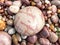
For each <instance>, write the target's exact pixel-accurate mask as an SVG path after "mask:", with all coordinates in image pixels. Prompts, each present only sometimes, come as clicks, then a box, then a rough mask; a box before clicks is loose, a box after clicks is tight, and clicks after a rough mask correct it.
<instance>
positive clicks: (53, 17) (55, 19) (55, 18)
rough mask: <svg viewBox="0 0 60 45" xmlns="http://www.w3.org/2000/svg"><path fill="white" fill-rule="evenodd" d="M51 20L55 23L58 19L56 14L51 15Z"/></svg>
mask: <svg viewBox="0 0 60 45" xmlns="http://www.w3.org/2000/svg"><path fill="white" fill-rule="evenodd" d="M51 20H52V22H53V23H57V22H58V21H59V18H58V16H57V15H52V17H51Z"/></svg>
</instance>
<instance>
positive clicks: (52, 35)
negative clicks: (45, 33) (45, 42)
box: [49, 32, 58, 43]
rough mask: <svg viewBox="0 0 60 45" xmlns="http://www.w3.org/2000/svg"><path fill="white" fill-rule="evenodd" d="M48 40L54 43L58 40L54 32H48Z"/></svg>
mask: <svg viewBox="0 0 60 45" xmlns="http://www.w3.org/2000/svg"><path fill="white" fill-rule="evenodd" d="M49 40H50V41H51V42H52V43H55V42H56V41H57V40H58V36H57V35H56V34H55V33H54V32H50V36H49Z"/></svg>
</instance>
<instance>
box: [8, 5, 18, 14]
mask: <svg viewBox="0 0 60 45" xmlns="http://www.w3.org/2000/svg"><path fill="white" fill-rule="evenodd" d="M9 11H10V12H12V13H17V12H18V11H19V7H18V6H15V5H11V6H10V7H9Z"/></svg>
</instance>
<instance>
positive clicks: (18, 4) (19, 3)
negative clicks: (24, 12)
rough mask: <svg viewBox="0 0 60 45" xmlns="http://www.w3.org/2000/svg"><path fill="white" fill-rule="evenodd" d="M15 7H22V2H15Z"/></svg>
mask: <svg viewBox="0 0 60 45" xmlns="http://www.w3.org/2000/svg"><path fill="white" fill-rule="evenodd" d="M16 3H17V4H16ZM13 5H15V6H18V7H20V6H21V5H22V3H21V1H14V2H13Z"/></svg>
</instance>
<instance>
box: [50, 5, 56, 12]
mask: <svg viewBox="0 0 60 45" xmlns="http://www.w3.org/2000/svg"><path fill="white" fill-rule="evenodd" d="M51 8H52V13H56V12H57V7H56V5H52V6H51Z"/></svg>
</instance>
